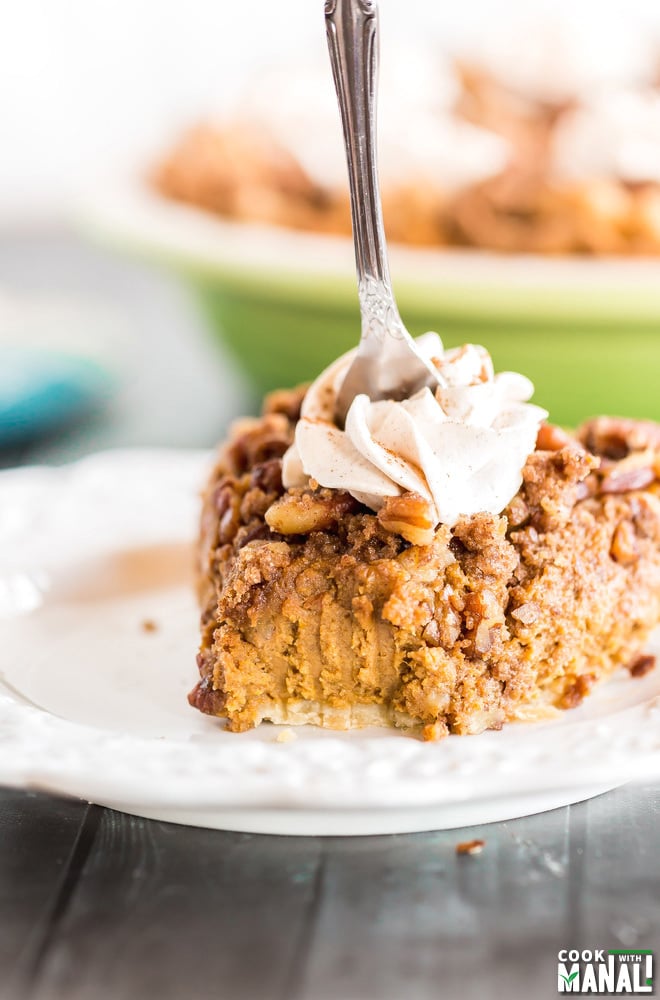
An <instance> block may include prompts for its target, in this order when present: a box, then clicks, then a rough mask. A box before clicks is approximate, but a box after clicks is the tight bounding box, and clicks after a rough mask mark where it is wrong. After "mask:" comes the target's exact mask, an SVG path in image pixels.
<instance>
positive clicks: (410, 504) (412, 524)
mask: <svg viewBox="0 0 660 1000" xmlns="http://www.w3.org/2000/svg"><path fill="white" fill-rule="evenodd" d="M378 520H379V521H380V523H381V524H382V526H383V527H384V528H385V530H386V531H391V532H392V533H393V534H395V535H401V537H402V538H405V539H406V541H407V542H411V543H412V544H413V545H430V544H431V542H432V541H433V535H434V533H435V511H434V510H433V507H432V505H431V504H430V503H429V502H428V500H425V499H424V497H422V496H420V495H419V493H403V494H402V495H401V496H396V497H388V498H387V499H386V501H385V503H384V505H383V506H382V507H381V509H380V510H379V512H378Z"/></svg>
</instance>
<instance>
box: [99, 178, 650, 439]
mask: <svg viewBox="0 0 660 1000" xmlns="http://www.w3.org/2000/svg"><path fill="white" fill-rule="evenodd" d="M87 219H88V221H89V220H90V219H91V221H92V223H93V226H94V229H95V231H96V233H97V234H99V235H101V236H102V237H103V238H104V239H106V240H107V239H111V240H112V241H113V242H114V243H115V244H119V245H120V246H122V247H123V248H125V249H127V250H130V251H131V252H133V253H140V254H141V255H146V256H147V257H149V258H152V259H154V260H158V261H160V262H161V263H162V264H163V265H164V266H166V267H168V268H170V269H171V270H172V271H173V272H174V273H176V274H177V275H178V276H179V277H180V279H181V280H182V281H184V282H186V283H187V284H188V285H189V287H190V288H191V289H192V290H193V291H194V293H195V295H196V296H197V298H198V300H199V302H200V304H201V307H202V310H203V313H204V315H205V317H206V319H207V323H208V328H209V332H210V333H211V335H212V336H213V337H215V338H217V339H218V340H219V341H221V342H222V344H223V345H225V346H226V347H227V348H228V349H229V350H230V351H231V353H232V354H233V355H234V356H235V358H236V359H237V360H238V361H239V362H240V364H241V365H242V367H243V369H244V370H245V372H246V373H247V374H248V375H249V376H250V377H251V379H252V382H253V385H254V387H255V390H257V391H259V392H260V393H261V392H265V391H268V390H270V389H274V388H279V387H284V386H292V385H295V384H297V383H299V382H304V381H308V380H310V379H313V378H314V377H315V376H316V375H318V374H319V372H320V371H321V370H322V369H323V368H324V367H325V366H326V365H327V364H328V363H329V362H330V361H332V360H333V359H334V358H336V357H337V356H338V355H339V354H341V353H343V352H344V351H347V350H349V349H350V348H351V347H354V346H355V345H356V344H357V341H358V337H359V330H360V318H359V311H358V305H357V294H356V284H355V276H354V265H353V250H352V245H351V242H350V240H347V239H343V238H335V237H324V236H316V235H312V234H306V233H296V232H292V231H288V230H282V229H275V228H269V227H262V226H254V225H247V224H239V223H228V222H223V221H221V220H217V219H214V218H213V217H211V216H208V215H206V214H204V213H202V212H198V211H196V210H194V209H189V208H186V207H183V206H178V205H174V204H170V203H169V202H166V201H165V200H164V199H162V198H159V197H157V196H154V195H152V194H150V193H148V192H145V191H133V192H131V193H127V192H124V193H123V194H121V195H119V196H115V197H114V198H113V199H108V200H106V201H105V202H103V203H102V204H100V203H97V204H96V205H95V206H94V210H93V212H92V214H91V215H90V214H89V213H88V214H87ZM390 263H391V270H392V275H393V280H394V286H395V291H396V294H397V299H398V302H399V307H400V311H401V315H402V317H403V319H404V322H405V323H406V325H407V326H408V328H409V330H410V331H411V333H413V334H415V335H417V334H420V333H424V332H425V331H427V330H436V331H437V332H438V333H439V334H440V336H441V337H442V340H443V343H444V345H445V346H446V347H452V346H455V345H458V344H463V343H467V342H472V343H477V344H483V345H484V346H485V347H486V348H487V349H488V351H490V353H491V355H492V357H493V361H494V363H495V368H496V370H499V371H502V370H506V369H510V370H514V371H519V372H522V373H524V374H525V375H527V376H528V377H529V378H530V379H531V380H532V381H533V382H534V385H535V388H536V392H535V396H534V401H535V402H536V403H538V404H539V405H541V406H544V407H546V408H547V409H548V410H549V411H550V415H551V419H552V420H553V421H555V422H556V423H560V424H564V425H567V426H571V425H576V424H578V423H580V422H581V421H582V420H584V419H585V418H587V417H589V416H594V415H596V414H601V413H607V414H612V415H618V416H632V417H646V418H652V419H656V420H660V391H659V388H658V383H659V382H660V261H657V262H656V261H654V260H648V259H646V260H643V259H607V260H597V259H575V258H535V257H530V256H527V257H513V256H511V257H508V256H500V255H495V254H486V253H481V252H477V251H459V252H456V251H443V250H435V249H432V250H413V249H409V248H403V247H393V248H391V253H390Z"/></svg>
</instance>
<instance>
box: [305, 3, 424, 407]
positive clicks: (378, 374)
mask: <svg viewBox="0 0 660 1000" xmlns="http://www.w3.org/2000/svg"><path fill="white" fill-rule="evenodd" d="M325 21H326V33H327V36H328V48H329V50H330V61H331V63H332V73H333V76H334V80H335V88H336V90H337V98H338V100H339V110H340V112H341V120H342V125H343V129H344V143H345V146H346V158H347V161H348V179H349V187H350V193H351V216H352V220H353V242H354V244H355V260H356V265H357V277H358V296H359V300H360V312H361V314H362V333H361V337H360V345H359V347H358V353H357V356H356V357H355V360H354V361H353V363H352V364H351V367H350V368H349V370H348V372H347V374H346V377H345V379H344V381H343V383H342V385H341V388H340V390H339V393H338V396H337V401H336V405H335V417H336V420H337V423H338V424H339V425H340V426H342V427H343V425H344V421H345V419H346V414H347V412H348V409H349V407H350V405H351V403H352V402H353V400H354V399H355V397H356V396H357V395H359V394H360V393H366V395H367V396H369V398H370V399H372V400H377V399H403V398H405V397H407V396H409V395H411V394H412V393H413V392H415V391H416V390H417V389H420V388H422V387H423V386H425V385H431V384H436V385H437V383H438V382H439V381H440V379H439V377H438V373H437V372H436V370H435V369H434V368H433V366H432V365H431V363H430V362H427V361H426V360H424V359H423V358H422V357H421V356H420V355H419V353H418V351H417V349H416V347H415V342H414V340H413V339H412V337H411V336H410V334H409V333H408V331H407V330H406V328H405V326H404V325H403V322H402V321H401V317H400V316H399V310H398V309H397V305H396V302H395V300H394V293H393V291H392V284H391V281H390V272H389V267H388V263H387V250H386V243H385V231H384V228H383V210H382V206H381V200H380V188H379V184H378V167H377V156H376V87H377V77H378V49H379V36H378V6H377V4H376V2H375V0H326V3H325Z"/></svg>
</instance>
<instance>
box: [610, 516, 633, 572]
mask: <svg viewBox="0 0 660 1000" xmlns="http://www.w3.org/2000/svg"><path fill="white" fill-rule="evenodd" d="M610 555H611V556H612V559H614V561H615V562H618V563H620V564H621V565H622V566H629V565H630V564H631V563H634V562H637V560H638V559H639V555H640V553H639V548H638V546H637V538H636V536H635V529H634V528H633V526H632V524H631V523H630V521H621V523H620V524H618V525H617V527H616V530H615V532H614V537H613V538H612V545H611V547H610Z"/></svg>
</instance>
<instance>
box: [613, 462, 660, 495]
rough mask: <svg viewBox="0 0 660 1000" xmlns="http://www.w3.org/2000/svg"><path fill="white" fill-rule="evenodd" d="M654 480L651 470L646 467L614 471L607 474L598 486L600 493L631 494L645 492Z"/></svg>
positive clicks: (653, 473)
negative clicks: (636, 491) (635, 491)
mask: <svg viewBox="0 0 660 1000" xmlns="http://www.w3.org/2000/svg"><path fill="white" fill-rule="evenodd" d="M654 479H655V472H654V470H653V469H650V468H648V466H646V467H642V468H628V469H621V470H617V469H614V470H613V471H612V472H610V473H608V475H606V476H605V477H604V479H603V481H602V483H601V484H600V492H601V493H631V492H632V491H633V490H645V489H646V488H647V487H648V486H650V485H651V483H652V482H653V481H654Z"/></svg>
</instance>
